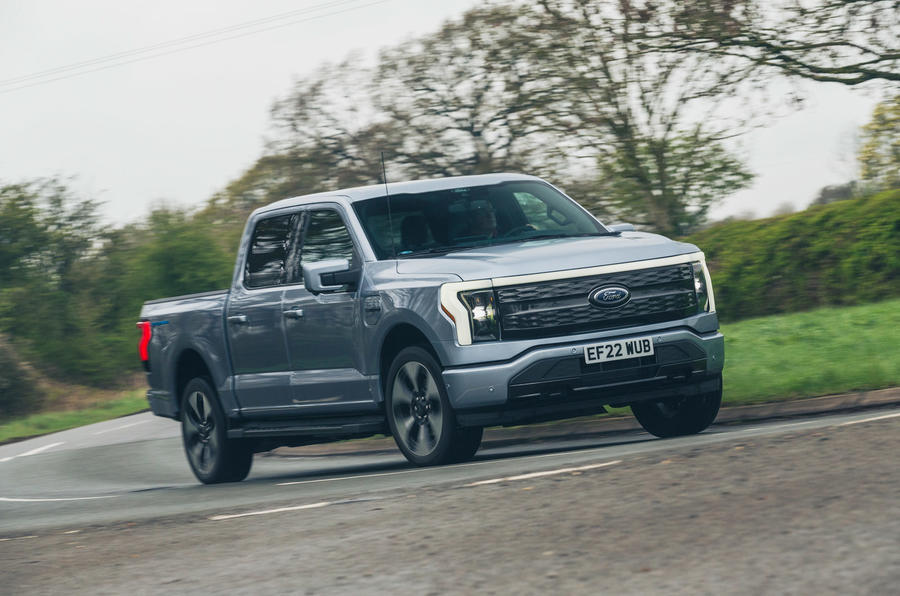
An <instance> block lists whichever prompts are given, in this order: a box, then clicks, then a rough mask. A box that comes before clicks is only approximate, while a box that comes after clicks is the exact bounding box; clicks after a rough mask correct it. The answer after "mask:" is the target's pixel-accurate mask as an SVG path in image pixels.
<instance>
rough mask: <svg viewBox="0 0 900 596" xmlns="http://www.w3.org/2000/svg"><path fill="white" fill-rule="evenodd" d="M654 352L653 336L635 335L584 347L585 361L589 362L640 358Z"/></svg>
mask: <svg viewBox="0 0 900 596" xmlns="http://www.w3.org/2000/svg"><path fill="white" fill-rule="evenodd" d="M651 354H653V338H652V337H635V338H632V339H617V340H615V341H607V342H603V343H602V344H592V345H589V346H585V347H584V361H585V362H586V363H588V364H597V363H598V362H609V361H610V360H625V359H627V358H640V357H641V356H649V355H651Z"/></svg>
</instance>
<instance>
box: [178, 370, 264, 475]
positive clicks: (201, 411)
mask: <svg viewBox="0 0 900 596" xmlns="http://www.w3.org/2000/svg"><path fill="white" fill-rule="evenodd" d="M182 395H183V397H182V402H181V437H182V440H183V442H184V452H185V455H186V456H187V460H188V463H189V464H190V466H191V470H192V471H193V472H194V476H196V477H197V480H199V481H200V482H202V483H204V484H215V483H219V482H240V481H241V480H243V479H244V478H246V477H247V474H249V473H250V467H251V466H252V465H253V449H252V448H251V447H250V445H249V444H248V443H246V442H244V441H241V440H238V439H229V438H228V429H227V424H226V421H225V415H224V414H223V412H222V407H221V406H220V405H219V400H218V398H217V397H216V394H215V391H214V390H213V388H212V386H211V384H210V382H209V380H208V379H206V378H203V377H197V378H195V379H192V380H191V381H190V382H188V384H187V385H186V386H185V388H184V392H183V394H182Z"/></svg>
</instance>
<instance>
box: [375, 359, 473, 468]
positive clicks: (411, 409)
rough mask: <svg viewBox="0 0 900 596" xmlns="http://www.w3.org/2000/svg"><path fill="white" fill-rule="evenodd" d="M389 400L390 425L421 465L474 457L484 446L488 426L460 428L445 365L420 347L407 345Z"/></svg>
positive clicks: (390, 382)
mask: <svg viewBox="0 0 900 596" xmlns="http://www.w3.org/2000/svg"><path fill="white" fill-rule="evenodd" d="M386 401H387V403H386V409H387V418H388V425H389V426H390V428H391V433H392V434H393V435H394V440H395V441H396V443H397V447H399V449H400V451H401V452H402V453H403V455H404V456H406V459H408V460H409V461H410V462H412V463H414V464H416V465H419V466H430V465H437V464H444V463H451V462H459V461H464V460H467V459H471V458H472V457H473V456H474V455H475V452H476V451H477V450H478V447H479V445H480V444H481V435H482V429H480V428H459V427H458V426H457V424H456V417H455V416H454V413H453V409H452V408H451V407H450V401H449V399H448V397H447V391H446V388H445V387H444V381H443V379H442V377H441V367H440V365H439V364H438V363H437V361H436V360H435V359H434V357H433V356H432V355H431V354H430V353H429V352H428V351H427V350H425V349H423V348H421V347H419V346H413V347H409V348H405V349H403V350H402V351H401V352H400V353H399V354H397V356H396V357H395V358H394V361H393V363H392V364H391V368H390V371H389V373H388V377H387V386H386Z"/></svg>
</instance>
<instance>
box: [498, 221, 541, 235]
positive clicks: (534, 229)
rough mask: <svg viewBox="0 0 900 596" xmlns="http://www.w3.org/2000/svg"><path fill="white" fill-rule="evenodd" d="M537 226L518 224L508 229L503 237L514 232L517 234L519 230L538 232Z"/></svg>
mask: <svg viewBox="0 0 900 596" xmlns="http://www.w3.org/2000/svg"><path fill="white" fill-rule="evenodd" d="M536 231H537V228H536V227H534V226H533V225H531V224H523V225H521V226H516V227H514V228H513V229H511V230H507V231H506V233H504V234H503V237H504V238H506V237H507V236H512V235H513V234H517V233H519V232H536Z"/></svg>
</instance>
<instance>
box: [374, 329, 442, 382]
mask: <svg viewBox="0 0 900 596" xmlns="http://www.w3.org/2000/svg"><path fill="white" fill-rule="evenodd" d="M409 346H420V347H421V348H423V349H425V350H426V351H428V353H430V354H431V355H432V356H433V357H434V359H435V360H436V361H437V362H438V364H441V359H440V356H438V353H437V350H435V349H434V345H432V343H431V341H430V340H429V339H428V336H427V335H425V333H424V332H423V331H422V330H421V329H419V328H418V327H416V326H415V325H413V324H411V323H397V324H395V325H394V326H392V327H391V328H390V329H389V330H388V332H387V333H386V334H385V335H384V338H383V339H382V341H381V346H380V348H379V352H378V378H379V386H380V388H381V392H382V395H385V382H386V379H387V373H388V370H389V369H390V367H391V363H392V362H393V361H394V358H395V357H396V356H397V354H399V353H400V351H401V350H402V349H403V348H406V347H409Z"/></svg>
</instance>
